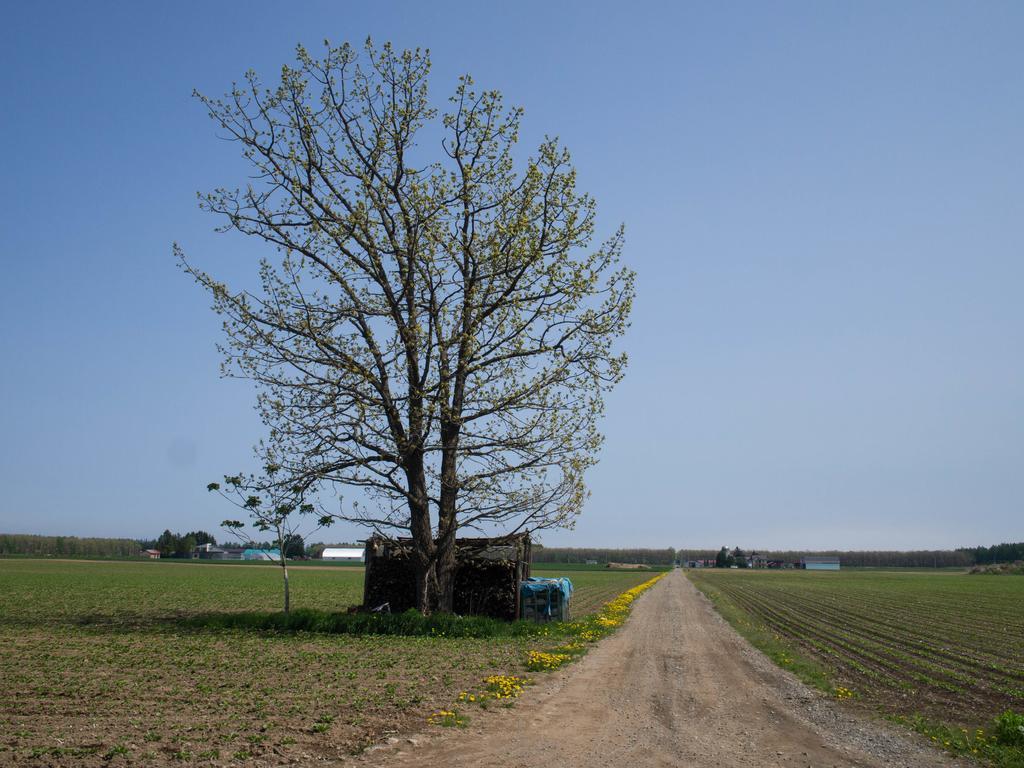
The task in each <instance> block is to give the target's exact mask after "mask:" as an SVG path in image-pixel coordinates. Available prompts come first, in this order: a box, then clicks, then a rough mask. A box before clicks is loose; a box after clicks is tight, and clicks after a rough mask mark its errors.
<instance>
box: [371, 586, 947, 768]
mask: <svg viewBox="0 0 1024 768" xmlns="http://www.w3.org/2000/svg"><path fill="white" fill-rule="evenodd" d="M358 762H359V763H360V764H365V765H383V766H392V765H393V766H404V765H418V766H419V765H436V766H451V767H452V768H459V767H461V766H465V767H467V768H468V767H469V766H473V768H480V766H501V767H502V768H542V767H543V768H552V767H560V766H597V765H605V766H619V767H621V768H647V767H648V766H702V765H714V766H761V767H763V766H776V765H777V766H814V768H821V767H822V766H842V767H843V768H846V767H847V766H861V767H862V768H863V767H866V766H878V767H879V768H882V767H883V766H884V767H885V768H890V767H892V766H913V768H926V767H928V768H934V767H935V766H954V765H958V763H956V762H955V761H951V760H949V759H947V758H946V757H944V756H943V755H942V754H941V753H939V752H936V751H935V750H933V749H932V748H931V747H929V746H928V745H926V744H923V743H922V742H921V741H920V740H918V739H917V738H916V737H914V736H912V735H909V734H904V733H903V732H897V731H896V730H893V729H891V728H890V727H888V726H887V725H885V724H883V723H881V722H878V721H876V720H874V719H866V718H864V717H862V716H860V715H858V714H856V713H851V712H849V711H847V710H845V709H844V708H842V707H840V706H839V705H838V704H837V703H836V702H834V701H832V700H830V699H827V698H825V697H824V696H822V695H821V694H819V693H816V692H814V691H811V690H809V689H808V688H806V687H805V686H804V685H802V684H801V683H800V682H799V681H798V680H796V678H795V677H793V676H792V675H790V674H789V673H787V672H784V671H782V670H780V669H778V668H777V667H775V666H774V665H773V664H771V662H769V661H768V660H767V659H765V658H764V657H763V656H762V655H761V654H760V653H758V652H757V651H755V650H754V649H753V648H751V647H750V646H749V645H748V644H747V643H746V641H744V640H743V639H742V638H740V637H739V636H738V635H737V634H736V633H735V632H733V630H732V629H731V628H730V627H729V626H728V624H726V623H725V622H724V621H723V620H722V619H721V618H720V617H719V616H718V614H717V613H715V612H714V610H713V609H712V608H711V606H710V604H709V603H708V601H707V600H706V599H705V598H704V597H703V595H701V594H700V593H699V592H698V591H697V590H696V589H695V588H694V587H693V585H692V584H690V582H689V580H687V579H686V577H685V576H684V575H683V574H682V573H680V572H676V573H671V574H669V575H668V577H667V578H665V579H663V580H662V581H661V582H660V583H659V584H658V585H657V586H656V587H655V588H654V589H652V590H650V592H648V593H647V594H645V595H644V596H643V597H641V598H640V599H639V600H638V601H637V602H636V603H635V605H634V608H633V613H632V616H631V617H630V619H629V621H628V622H627V623H626V625H625V626H624V627H623V628H622V629H621V630H620V631H619V632H618V633H616V634H615V635H613V636H612V637H610V638H608V639H606V640H604V641H603V642H602V643H601V644H600V645H599V646H598V647H597V648H596V649H594V650H593V651H591V652H590V653H589V654H588V655H587V656H586V657H585V658H584V659H583V660H582V661H581V662H579V663H578V664H575V665H571V666H570V667H568V668H567V669H566V670H564V671H562V672H559V673H557V674H556V675H553V676H551V677H549V678H542V682H541V683H540V684H539V685H538V686H537V687H536V688H533V689H530V690H529V691H528V692H527V693H526V694H524V697H523V698H522V699H521V700H520V701H519V702H518V703H517V704H516V706H515V708H513V709H511V710H505V711H498V712H488V713H474V714H473V724H472V725H471V726H470V727H469V728H467V729H465V730H456V729H451V730H448V731H445V732H444V733H442V734H441V735H437V736H432V737H419V738H413V739H403V740H398V741H397V743H395V744H392V745H389V746H386V747H383V748H380V749H377V750H375V751H373V752H371V753H369V754H367V755H364V756H363V757H362V758H360V759H359V761H358Z"/></svg>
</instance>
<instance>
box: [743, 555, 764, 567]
mask: <svg viewBox="0 0 1024 768" xmlns="http://www.w3.org/2000/svg"><path fill="white" fill-rule="evenodd" d="M747 567H748V568H767V567H768V558H767V557H765V556H764V555H762V554H760V553H758V552H751V553H750V554H749V555H747Z"/></svg>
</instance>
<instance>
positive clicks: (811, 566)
mask: <svg viewBox="0 0 1024 768" xmlns="http://www.w3.org/2000/svg"><path fill="white" fill-rule="evenodd" d="M681 565H683V566H684V567H686V568H716V567H720V566H719V565H718V561H717V560H716V559H715V558H713V557H710V558H694V559H690V560H685V561H683V562H682V563H681ZM839 565H840V563H839V558H838V557H801V558H800V559H799V560H770V559H768V558H767V557H765V556H764V555H761V554H758V553H757V552H751V553H750V554H748V555H744V556H743V564H735V563H734V564H733V565H731V566H728V567H730V568H771V569H785V570H794V569H795V570H806V571H838V570H839Z"/></svg>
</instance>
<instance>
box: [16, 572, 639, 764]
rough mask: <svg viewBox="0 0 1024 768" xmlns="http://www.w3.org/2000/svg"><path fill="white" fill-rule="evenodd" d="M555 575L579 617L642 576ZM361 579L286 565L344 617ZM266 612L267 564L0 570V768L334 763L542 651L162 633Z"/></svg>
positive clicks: (298, 600)
mask: <svg viewBox="0 0 1024 768" xmlns="http://www.w3.org/2000/svg"><path fill="white" fill-rule="evenodd" d="M559 573H560V572H559V571H558V570H554V571H549V570H542V571H538V572H537V575H558V574H559ZM568 575H570V576H571V578H572V579H573V582H574V584H575V585H576V587H577V591H576V594H575V596H574V613H575V615H577V616H579V615H582V614H583V613H587V612H592V611H596V610H597V608H599V607H600V606H601V605H602V604H603V603H604V602H606V601H607V600H610V599H611V598H613V597H615V596H616V595H618V594H620V593H621V592H623V591H625V590H627V589H630V588H631V587H633V586H636V585H637V584H640V583H642V582H643V581H646V580H647V579H649V578H650V577H651V575H652V574H650V573H638V572H608V571H592V572H579V573H571V574H568ZM362 577H363V574H362V571H361V570H359V569H353V570H346V569H341V568H338V567H326V568H311V567H297V568H293V569H291V581H292V601H293V605H294V606H295V607H297V608H316V609H320V610H327V611H342V610H344V609H345V608H346V607H347V606H349V605H352V604H355V603H358V602H359V600H360V598H361V596H362ZM280 601H281V586H280V576H279V572H278V570H277V569H276V568H273V567H268V566H252V567H248V566H243V565H236V566H216V565H211V564H191V563H161V562H88V561H47V560H27V559H18V560H2V559H0V679H2V680H3V682H4V686H3V688H2V690H0V764H10V763H14V764H28V765H32V764H35V765H67V766H78V765H96V766H100V765H108V764H111V761H120V760H126V761H132V762H145V763H174V764H180V763H181V762H186V763H189V762H194V763H200V764H204V765H238V764H240V763H241V762H242V761H244V762H248V763H251V764H257V765H259V764H278V763H280V762H282V761H283V759H284V758H283V757H282V756H289V755H303V754H304V755H311V756H315V759H317V760H320V759H337V758H341V757H344V756H345V755H347V754H348V753H350V752H352V751H356V750H358V749H359V748H361V747H362V746H365V745H366V744H368V743H371V742H373V741H377V740H380V739H382V738H385V737H387V736H388V735H391V734H392V733H396V732H401V731H404V730H409V729H417V728H421V727H423V724H424V723H425V721H426V717H427V716H428V714H429V713H431V712H433V711H436V710H438V709H443V708H446V707H450V706H451V705H452V703H453V702H454V701H455V700H456V698H457V696H458V693H459V692H460V691H463V690H466V689H468V688H471V687H472V686H474V685H477V684H479V682H480V680H481V678H483V677H485V676H488V675H493V674H509V673H511V674H522V673H523V669H524V659H525V656H526V651H527V649H544V647H545V642H546V641H545V640H544V639H543V638H541V639H538V638H532V639H526V638H513V637H502V638H491V639H487V640H479V639H469V638H459V639H453V638H437V637H382V636H374V637H354V636H337V635H314V634H302V633H300V634H274V633H267V632H262V633H260V632H246V631H240V630H228V631H192V630H188V629H186V628H184V627H182V626H181V624H180V623H178V622H176V621H175V619H177V618H181V617H187V616H190V615H195V614H198V613H205V612H232V611H260V610H262V611H274V610H278V609H279V606H280ZM556 642H558V641H557V640H554V639H553V640H551V643H552V644H554V643H556ZM114 764H116V762H115V763H114Z"/></svg>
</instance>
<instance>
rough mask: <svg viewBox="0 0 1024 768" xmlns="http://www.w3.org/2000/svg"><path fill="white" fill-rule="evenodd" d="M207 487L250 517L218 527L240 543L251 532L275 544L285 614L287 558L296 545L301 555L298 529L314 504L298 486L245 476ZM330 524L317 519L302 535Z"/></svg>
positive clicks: (329, 519)
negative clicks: (257, 491) (262, 490)
mask: <svg viewBox="0 0 1024 768" xmlns="http://www.w3.org/2000/svg"><path fill="white" fill-rule="evenodd" d="M275 472H276V468H275V467H274V466H268V467H267V475H268V476H273V474H274V473H275ZM253 487H262V488H267V489H268V491H267V492H265V493H262V494H255V493H252V491H251V489H252V488H253ZM206 488H207V490H208V491H211V492H215V493H218V494H220V495H221V496H222V497H223V498H225V499H227V500H228V501H229V502H231V503H232V504H234V505H235V506H236V507H238V508H239V509H242V510H245V511H246V512H247V513H248V514H249V522H248V523H245V522H243V521H241V520H225V521H224V522H222V523H221V526H222V527H223V528H224V529H225V530H226V531H228V533H230V534H231V535H232V536H234V537H235V538H236V539H237V540H238V541H239V542H240V543H242V544H247V543H249V542H250V541H252V540H253V539H254V538H255V536H253V535H250V529H252V530H255V531H259V532H261V533H263V534H267V533H269V534H271V535H272V537H273V541H274V543H275V544H276V545H277V557H276V558H273V559H274V561H275V562H276V563H277V564H278V565H279V566H280V567H281V578H282V580H283V584H284V612H285V613H288V611H289V610H290V608H291V592H290V589H289V585H288V558H289V557H294V550H295V544H296V542H297V543H298V547H299V552H300V554H301V552H302V549H301V547H302V542H303V540H304V539H303V536H302V534H300V533H299V529H300V527H301V526H302V525H303V524H304V523H306V522H307V521H309V520H310V519H311V518H310V517H309V515H310V514H311V513H312V512H313V510H314V507H313V505H312V504H310V503H308V502H307V501H306V500H305V494H304V491H303V489H302V488H301V487H300V486H291V487H283V486H281V485H280V484H275V483H268V482H265V481H263V482H259V481H258V480H257V478H254V477H247V476H245V475H227V476H225V477H224V485H223V486H222V485H221V484H220V483H210V484H209V485H208V486H206ZM332 522H333V518H332V517H329V516H321V517H318V518H316V525H315V527H313V528H311V529H310V530H307V531H306V534H305V535H306V536H309V535H311V534H313V533H315V532H316V531H318V530H320V529H321V528H324V527H326V526H329V525H330V524H331V523H332ZM271 554H272V553H271Z"/></svg>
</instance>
